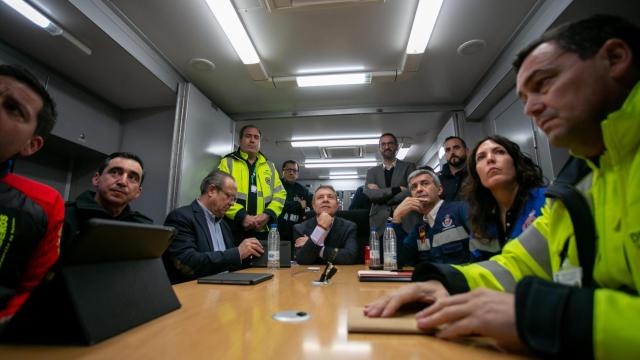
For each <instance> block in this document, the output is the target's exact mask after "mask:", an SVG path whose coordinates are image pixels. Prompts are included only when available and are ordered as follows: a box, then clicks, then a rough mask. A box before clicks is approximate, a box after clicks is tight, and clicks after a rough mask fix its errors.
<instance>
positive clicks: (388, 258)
mask: <svg viewBox="0 0 640 360" xmlns="http://www.w3.org/2000/svg"><path fill="white" fill-rule="evenodd" d="M382 244H383V246H384V269H385V270H398V259H397V255H396V232H395V231H394V230H393V224H391V223H387V227H386V228H385V229H384V235H383V236H382Z"/></svg>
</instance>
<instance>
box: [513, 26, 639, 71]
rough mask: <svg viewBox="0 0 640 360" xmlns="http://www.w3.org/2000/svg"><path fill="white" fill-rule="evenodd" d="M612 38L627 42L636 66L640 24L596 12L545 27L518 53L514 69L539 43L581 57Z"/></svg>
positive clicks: (594, 53) (595, 51)
mask: <svg viewBox="0 0 640 360" xmlns="http://www.w3.org/2000/svg"><path fill="white" fill-rule="evenodd" d="M613 38H616V39H620V40H622V41H624V42H625V43H627V45H629V47H630V48H631V51H632V53H633V55H634V59H633V61H634V64H635V65H636V66H640V28H639V27H638V26H636V25H634V24H633V23H631V22H629V21H627V20H625V19H623V18H621V17H618V16H614V15H604V14H599V15H593V16H590V17H588V18H586V19H582V20H578V21H574V22H570V23H566V24H563V25H560V26H557V27H555V28H553V29H550V30H547V31H546V32H545V33H544V34H542V36H541V37H540V38H538V39H537V40H535V41H533V42H532V43H531V44H529V45H527V47H525V48H524V49H522V50H521V51H520V52H519V53H518V55H517V56H516V59H515V60H514V62H513V68H514V69H515V71H516V72H518V70H520V66H522V63H523V62H524V60H525V59H526V58H527V56H529V54H530V53H531V52H532V51H533V50H534V49H535V48H537V47H538V46H539V45H540V44H542V43H546V42H554V43H555V44H556V45H558V46H559V47H560V48H561V49H562V50H565V51H568V52H572V53H575V54H577V55H578V56H579V57H580V59H582V60H585V59H589V58H591V57H593V56H595V55H596V53H597V52H598V51H599V50H600V48H601V47H602V45H604V43H605V42H606V41H607V40H609V39H613Z"/></svg>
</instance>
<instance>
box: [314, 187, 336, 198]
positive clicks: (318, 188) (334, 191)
mask: <svg viewBox="0 0 640 360" xmlns="http://www.w3.org/2000/svg"><path fill="white" fill-rule="evenodd" d="M322 189H329V190H331V191H332V192H333V193H334V194H335V195H336V198H337V197H338V193H337V192H336V189H334V188H333V186H331V185H320V186H318V187H317V188H316V190H315V191H314V192H313V198H314V200H315V197H316V194H317V193H318V191H320V190H322Z"/></svg>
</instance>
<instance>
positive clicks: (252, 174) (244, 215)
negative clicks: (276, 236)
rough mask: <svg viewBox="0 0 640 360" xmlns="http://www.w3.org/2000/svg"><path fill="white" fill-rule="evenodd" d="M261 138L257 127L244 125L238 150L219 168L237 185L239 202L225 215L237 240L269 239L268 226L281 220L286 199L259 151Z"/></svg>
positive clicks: (284, 191) (221, 162)
mask: <svg viewBox="0 0 640 360" xmlns="http://www.w3.org/2000/svg"><path fill="white" fill-rule="evenodd" d="M261 135H262V134H261V133H260V130H259V129H258V128H257V127H256V126H254V125H247V126H244V127H243V128H242V129H240V137H239V140H240V146H239V147H238V150H236V151H234V152H232V153H230V154H227V155H225V156H224V157H223V158H222V160H220V165H219V166H218V168H219V169H220V170H221V171H222V172H225V173H227V174H230V175H231V176H233V178H234V180H235V181H236V184H237V186H238V193H237V196H236V202H235V203H234V204H233V205H232V206H231V207H230V208H229V210H228V211H227V214H226V216H227V218H228V219H230V220H232V224H233V226H232V228H233V230H234V231H233V232H234V237H235V238H236V240H238V239H240V240H242V239H246V238H247V237H253V236H255V237H256V238H258V239H261V240H266V238H267V232H268V230H269V229H268V226H267V225H268V224H270V223H272V222H277V221H278V216H279V215H280V213H281V212H282V208H283V207H284V202H285V200H286V198H287V192H286V190H285V189H284V187H283V186H282V182H281V181H280V176H279V175H278V172H277V171H276V168H275V166H274V165H273V163H272V162H271V161H269V160H267V158H266V157H265V156H264V155H262V153H261V152H260V137H261Z"/></svg>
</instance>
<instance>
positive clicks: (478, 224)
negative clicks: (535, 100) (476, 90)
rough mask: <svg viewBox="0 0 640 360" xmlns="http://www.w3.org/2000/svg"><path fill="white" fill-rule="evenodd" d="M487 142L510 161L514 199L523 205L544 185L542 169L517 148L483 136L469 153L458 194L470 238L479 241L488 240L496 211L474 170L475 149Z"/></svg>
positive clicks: (508, 142)
mask: <svg viewBox="0 0 640 360" xmlns="http://www.w3.org/2000/svg"><path fill="white" fill-rule="evenodd" d="M488 140H491V141H493V142H495V143H496V144H499V145H501V146H502V147H504V149H505V150H506V151H507V153H508V154H509V156H510V157H511V159H512V160H513V166H514V168H515V171H516V182H517V183H518V185H519V188H518V194H517V195H516V196H517V197H518V198H519V199H523V203H524V200H526V199H527V198H528V197H529V190H531V189H533V188H536V187H540V186H543V185H545V179H544V177H543V176H542V169H540V167H539V166H538V165H536V164H535V163H534V162H533V160H531V158H530V157H529V156H527V155H525V154H524V153H522V151H521V150H520V146H518V144H516V143H515V142H513V141H511V140H509V139H507V138H505V137H503V136H500V135H493V136H487V137H485V138H484V139H482V140H480V141H479V142H478V143H477V144H476V146H475V147H474V148H473V150H472V151H471V156H470V157H469V160H468V161H467V164H468V169H467V172H468V174H469V175H468V176H467V178H466V179H465V180H464V182H463V183H462V189H461V192H462V195H463V197H464V198H465V200H467V202H468V203H469V224H470V225H471V231H472V234H473V236H474V237H476V238H477V239H481V240H484V239H489V237H490V235H489V225H490V224H492V223H494V222H495V219H496V218H495V216H496V215H495V214H496V213H497V211H498V203H497V201H496V199H495V198H494V197H493V194H492V193H491V191H490V190H489V189H487V188H486V187H484V185H482V182H481V181H480V175H478V170H476V164H477V162H476V154H477V153H478V148H479V147H480V145H482V144H483V143H484V142H486V141H488Z"/></svg>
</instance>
